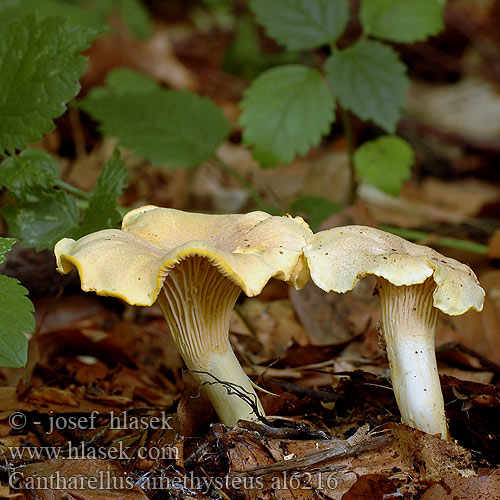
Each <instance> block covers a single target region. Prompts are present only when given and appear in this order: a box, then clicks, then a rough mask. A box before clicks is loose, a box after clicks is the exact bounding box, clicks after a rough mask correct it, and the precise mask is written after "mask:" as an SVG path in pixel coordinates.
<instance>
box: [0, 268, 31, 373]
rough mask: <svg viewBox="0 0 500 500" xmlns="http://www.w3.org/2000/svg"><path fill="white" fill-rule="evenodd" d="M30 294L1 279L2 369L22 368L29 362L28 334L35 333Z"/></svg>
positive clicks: (18, 284)
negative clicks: (5, 367)
mask: <svg viewBox="0 0 500 500" xmlns="http://www.w3.org/2000/svg"><path fill="white" fill-rule="evenodd" d="M27 294H28V290H26V288H24V287H23V286H21V284H20V283H19V281H17V280H16V279H14V278H9V277H7V276H3V275H0V366H9V367H13V368H20V367H22V366H24V365H26V362H27V360H28V339H27V338H26V335H25V333H31V332H32V331H33V330H34V329H35V318H34V316H33V314H32V313H33V311H34V310H35V308H34V307H33V304H32V302H31V301H30V300H29V299H28V297H26V295H27Z"/></svg>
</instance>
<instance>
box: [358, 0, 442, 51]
mask: <svg viewBox="0 0 500 500" xmlns="http://www.w3.org/2000/svg"><path fill="white" fill-rule="evenodd" d="M360 20H361V25H362V27H363V30H364V32H365V33H366V34H367V35H372V36H375V37H377V38H383V39H385V40H391V41H393V42H406V43H409V42H416V41H418V40H425V39H426V38H428V37H429V36H431V35H436V34H437V33H439V32H440V31H441V30H442V29H443V27H444V25H443V5H442V4H441V2H440V0H418V1H415V0H363V1H362V3H361V10H360Z"/></svg>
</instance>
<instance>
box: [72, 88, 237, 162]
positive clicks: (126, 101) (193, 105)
mask: <svg viewBox="0 0 500 500" xmlns="http://www.w3.org/2000/svg"><path fill="white" fill-rule="evenodd" d="M80 107H81V108H82V109H83V110H85V111H86V112H87V113H89V114H90V115H91V116H92V117H93V118H94V119H95V120H97V121H99V122H100V124H101V125H100V130H101V132H102V133H104V134H106V135H110V136H114V137H118V138H119V140H120V144H121V145H122V146H125V147H126V148H129V149H132V150H133V151H134V152H135V153H136V154H137V155H138V156H140V157H142V158H147V159H148V160H150V161H151V162H152V163H153V164H154V165H164V164H168V165H169V166H170V167H184V168H189V167H194V166H196V165H198V164H199V163H201V162H203V161H205V160H207V159H208V158H210V157H211V156H212V155H213V154H214V152H215V150H216V149H217V147H218V146H219V145H220V144H221V143H222V142H223V141H224V140H225V139H226V138H227V137H228V135H229V132H230V126H229V122H228V121H227V119H226V118H225V117H224V115H223V113H222V110H221V109H220V108H219V107H218V106H217V105H216V104H215V103H214V102H213V101H212V100H211V99H209V98H207V97H200V96H198V95H196V94H193V93H191V92H187V91H177V90H157V91H155V92H142V93H130V94H123V95H111V94H108V95H105V94H103V92H102V91H100V92H99V93H97V94H96V93H94V92H92V93H91V94H90V95H89V96H88V97H87V98H86V99H83V100H82V101H80Z"/></svg>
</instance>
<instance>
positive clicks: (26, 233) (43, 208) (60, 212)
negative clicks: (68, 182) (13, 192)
mask: <svg viewBox="0 0 500 500" xmlns="http://www.w3.org/2000/svg"><path fill="white" fill-rule="evenodd" d="M2 215H3V216H4V218H5V220H6V221H7V223H8V224H9V232H10V234H12V235H13V236H14V237H16V238H20V239H22V241H23V245H24V246H25V247H28V248H31V247H34V248H35V249H36V250H37V251H40V250H44V249H46V248H52V247H53V246H54V245H55V244H56V242H57V241H59V240H60V239H61V238H63V237H64V236H67V235H68V234H71V233H72V232H73V231H75V230H76V228H77V227H78V222H79V219H80V211H79V210H78V207H77V206H76V203H75V200H74V198H73V197H72V196H69V195H68V194H67V193H65V192H64V191H54V193H52V194H50V195H47V196H46V197H44V198H43V199H41V200H40V201H38V202H35V203H16V204H11V205H7V206H6V207H4V208H3V210H2Z"/></svg>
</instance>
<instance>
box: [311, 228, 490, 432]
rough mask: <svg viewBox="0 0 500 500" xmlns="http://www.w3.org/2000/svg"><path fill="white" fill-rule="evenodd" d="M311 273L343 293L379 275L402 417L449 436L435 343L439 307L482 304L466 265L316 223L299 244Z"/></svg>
mask: <svg viewBox="0 0 500 500" xmlns="http://www.w3.org/2000/svg"><path fill="white" fill-rule="evenodd" d="M304 253H305V256H306V259H307V263H308V265H309V268H310V272H311V278H312V280H313V281H314V282H315V283H316V285H318V286H319V287H320V288H322V289H323V290H325V291H326V292H330V291H335V292H340V293H344V292H347V291H349V290H352V289H353V288H354V285H355V284H356V283H357V281H358V280H359V279H361V278H363V277H364V276H366V275H368V274H372V275H374V276H376V277H377V290H378V294H379V296H380V304H381V317H382V320H381V326H382V332H383V335H384V337H385V344H386V348H387V357H388V360H389V367H390V370H391V379H392V385H393V388H394V394H395V396H396V401H397V403H398V406H399V409H400V411H401V416H402V421H403V423H405V424H407V425H410V426H412V427H415V428H417V429H420V430H422V431H425V432H428V433H430V434H437V433H440V434H441V437H442V438H443V439H449V433H448V426H447V423H446V416H445V412H444V402H443V395H442V392H441V385H440V383H439V375H438V370H437V364H436V355H435V349H434V337H435V332H436V325H437V312H438V309H439V310H441V311H443V312H444V313H446V314H449V315H453V316H454V315H460V314H463V313H465V312H466V311H468V310H469V309H475V310H476V311H480V310H481V309H482V307H483V301H484V290H483V289H482V288H481V287H480V286H479V283H478V281H477V278H476V276H475V274H474V273H473V272H472V271H471V269H470V268H469V267H468V266H466V265H465V264H462V263H460V262H458V261H456V260H454V259H450V258H447V257H444V256H443V255H441V254H440V253H438V252H436V251H435V250H433V249H431V248H428V247H425V246H422V245H417V244H415V243H410V242H408V241H406V240H404V239H403V238H400V237H399V236H394V235H392V234H390V233H386V232H384V231H380V230H378V229H374V228H371V227H365V226H345V227H337V228H334V229H329V230H326V231H321V232H319V233H317V234H315V235H314V236H312V238H311V239H310V240H309V243H308V245H307V246H306V247H305V250H304Z"/></svg>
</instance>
